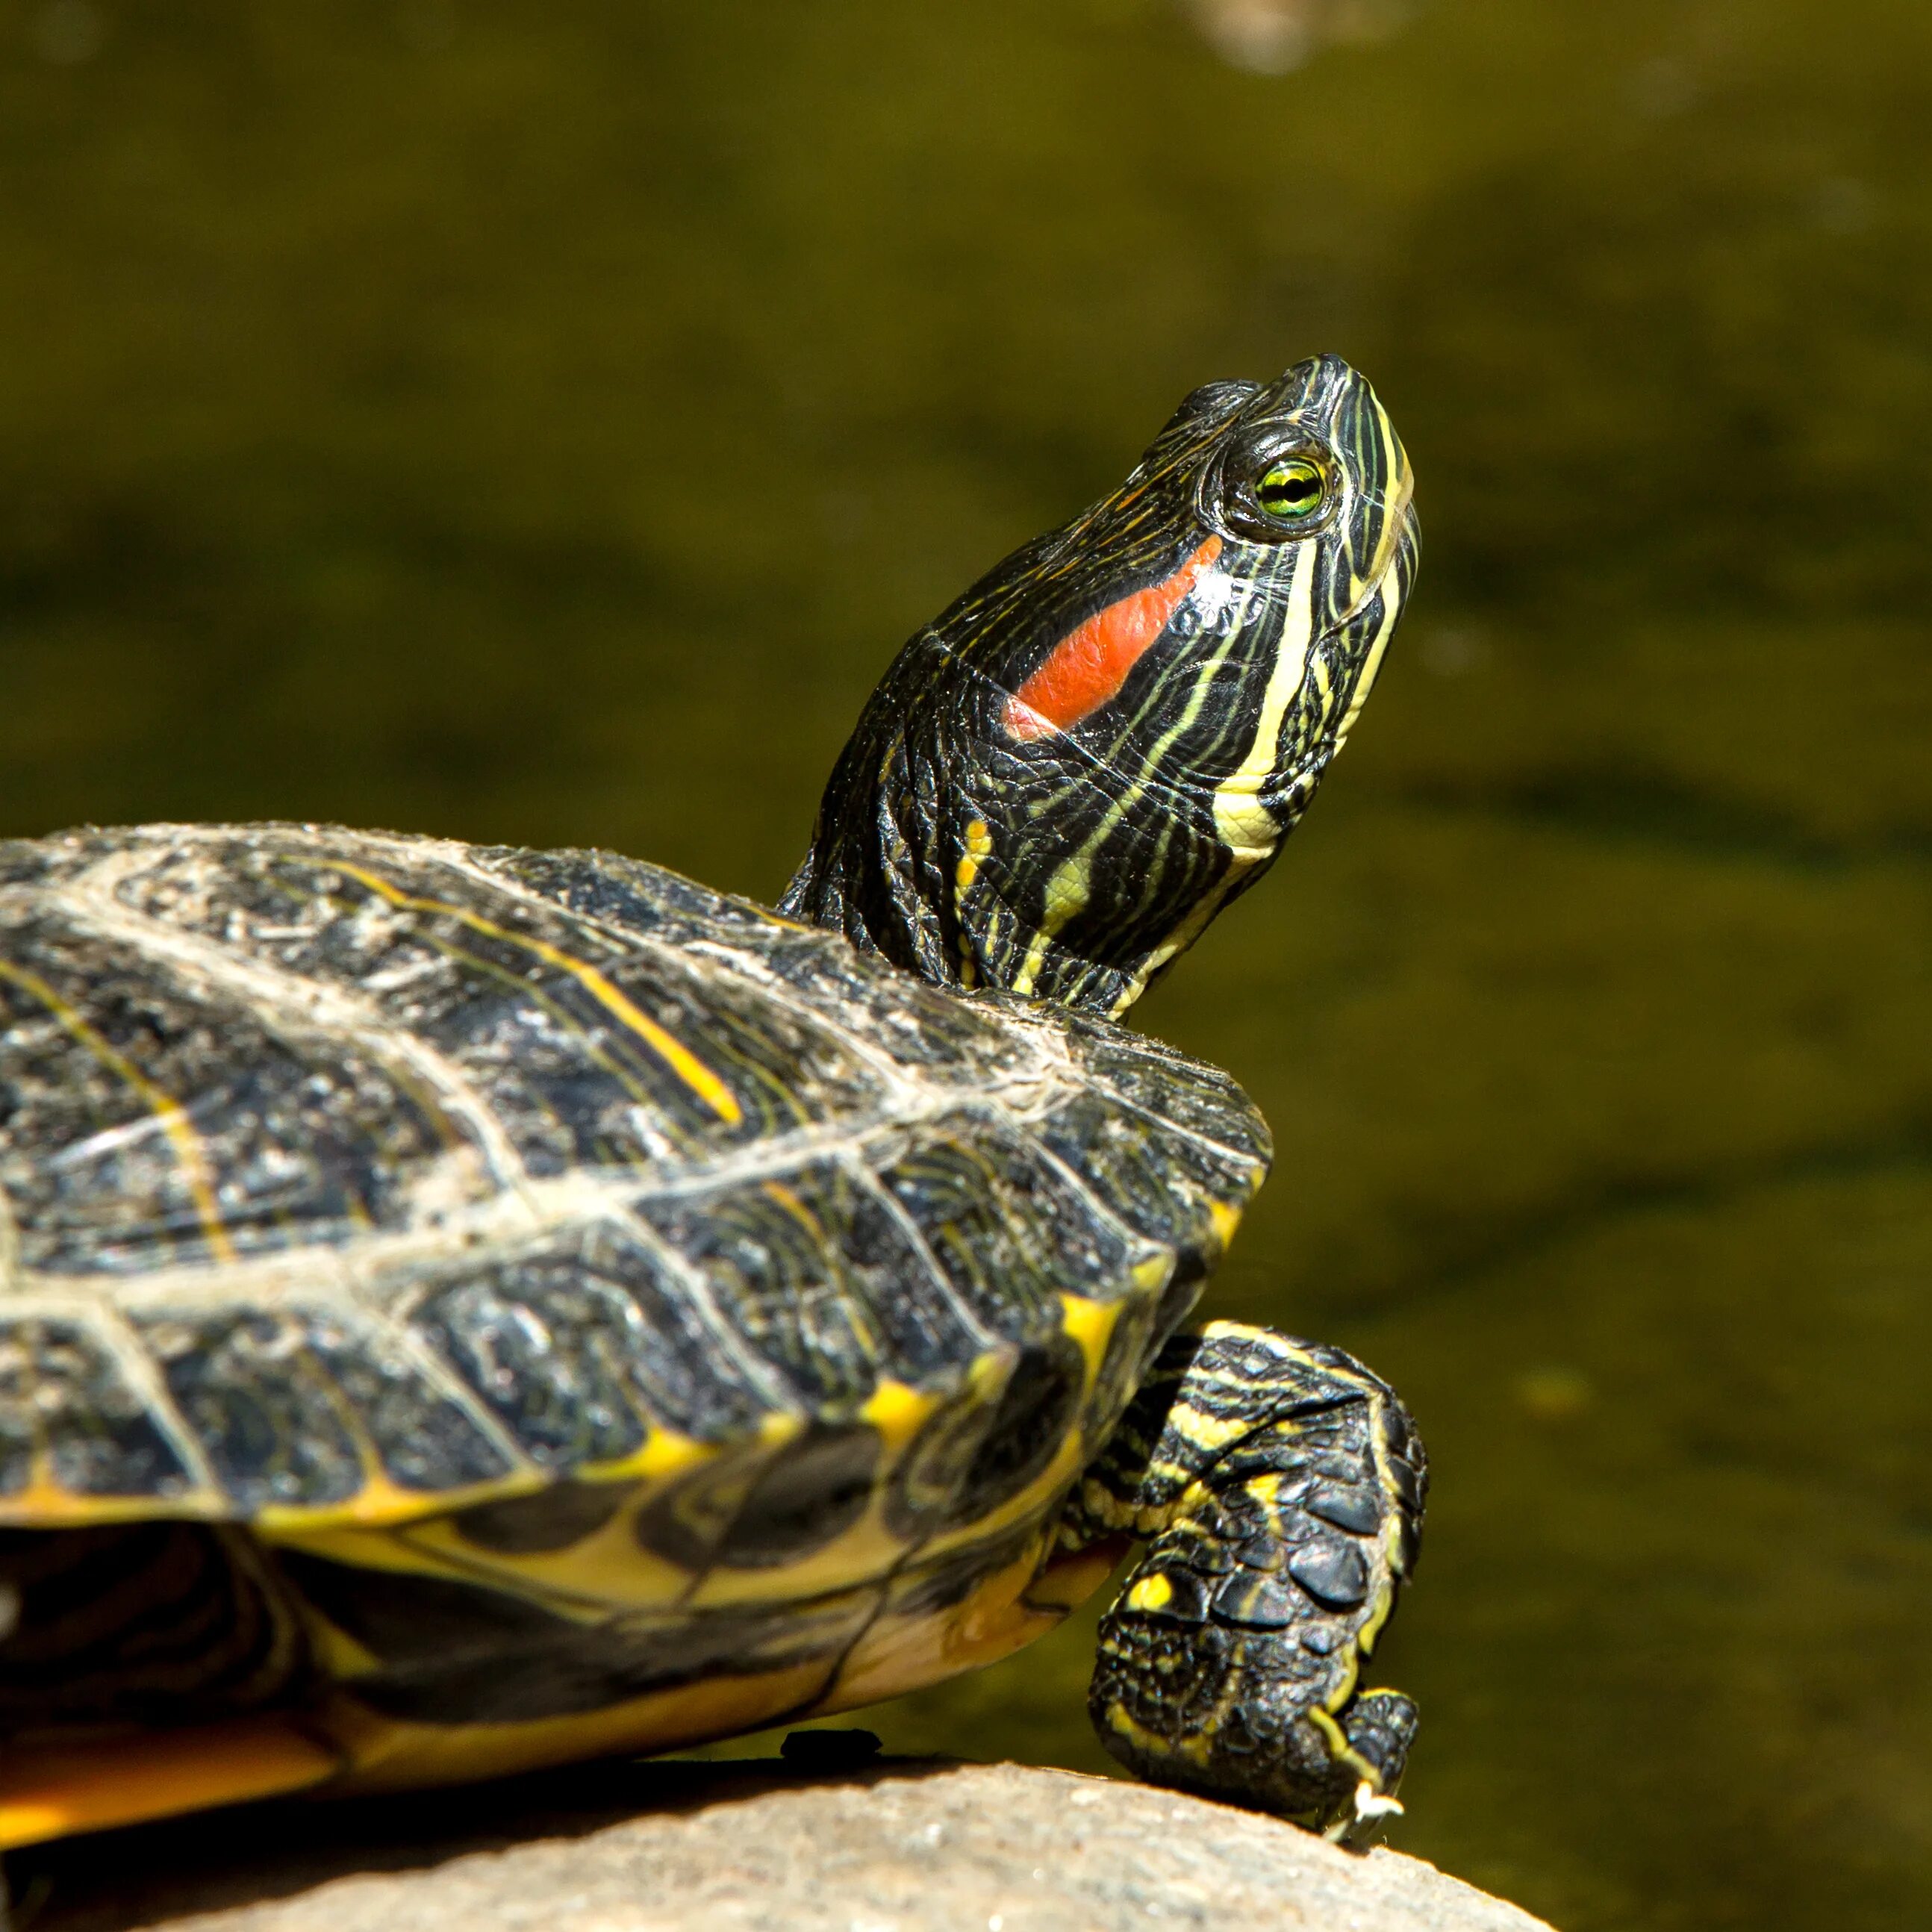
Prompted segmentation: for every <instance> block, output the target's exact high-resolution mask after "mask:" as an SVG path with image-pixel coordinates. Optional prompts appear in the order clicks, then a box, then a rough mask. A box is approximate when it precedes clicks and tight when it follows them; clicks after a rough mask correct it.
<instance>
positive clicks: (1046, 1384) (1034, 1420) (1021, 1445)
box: [953, 1335, 1087, 1523]
mask: <svg viewBox="0 0 1932 1932" xmlns="http://www.w3.org/2000/svg"><path fill="white" fill-rule="evenodd" d="M1086 1376H1087V1362H1086V1358H1085V1356H1084V1355H1082V1353H1081V1352H1080V1350H1079V1348H1078V1347H1077V1346H1076V1345H1075V1344H1074V1343H1073V1342H1072V1341H1071V1340H1070V1339H1069V1338H1068V1337H1066V1336H1064V1335H1061V1336H1056V1337H1052V1339H1051V1340H1047V1341H1044V1342H1032V1343H1027V1344H1026V1345H1025V1346H1024V1347H1022V1349H1021V1350H1020V1352H1019V1360H1018V1361H1016V1362H1015V1363H1014V1364H1013V1373H1012V1374H1011V1375H1010V1376H1009V1377H1008V1379H1007V1385H1006V1387H1005V1388H1004V1390H1002V1391H1001V1395H1000V1400H999V1403H998V1407H997V1408H995V1410H994V1412H993V1418H992V1422H991V1423H990V1424H989V1426H988V1427H987V1430H986V1434H985V1436H983V1439H981V1442H980V1448H979V1450H978V1452H977V1454H975V1455H974V1458H973V1460H972V1462H971V1463H970V1464H969V1465H968V1468H967V1469H966V1472H965V1476H964V1477H963V1478H962V1481H961V1484H960V1490H959V1498H958V1501H957V1502H956V1505H955V1506H954V1510H953V1514H954V1517H956V1520H958V1521H959V1522H962V1523H971V1522H974V1521H975V1520H977V1519H979V1518H980V1517H989V1516H991V1515H992V1514H993V1512H994V1511H995V1510H997V1509H998V1508H999V1507H1000V1505H1001V1504H1002V1503H1004V1502H1007V1500H1008V1499H1010V1498H1011V1497H1013V1496H1018V1495H1019V1493H1021V1491H1022V1490H1025V1488H1026V1487H1027V1486H1028V1484H1030V1483H1031V1482H1032V1481H1034V1478H1036V1477H1037V1476H1039V1475H1040V1474H1041V1472H1043V1471H1044V1470H1045V1469H1046V1466H1048V1464H1049V1463H1051V1462H1052V1460H1053V1459H1054V1457H1055V1456H1056V1455H1057V1454H1058V1453H1059V1451H1060V1448H1061V1445H1062V1443H1064V1442H1065V1440H1066V1439H1067V1431H1068V1430H1070V1428H1072V1427H1073V1424H1074V1423H1075V1421H1076V1418H1077V1417H1078V1415H1079V1410H1080V1399H1081V1395H1082V1386H1083V1385H1084V1383H1085V1380H1086Z"/></svg>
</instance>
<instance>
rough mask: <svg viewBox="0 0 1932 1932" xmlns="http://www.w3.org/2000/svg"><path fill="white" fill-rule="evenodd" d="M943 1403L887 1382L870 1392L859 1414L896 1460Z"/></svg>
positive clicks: (890, 1381)
mask: <svg viewBox="0 0 1932 1932" xmlns="http://www.w3.org/2000/svg"><path fill="white" fill-rule="evenodd" d="M943 1400H944V1398H943V1397H941V1396H938V1395H934V1394H926V1393H924V1392H923V1391H920V1390H919V1389H916V1388H912V1387H911V1386H910V1385H909V1384H907V1383H905V1382H894V1381H892V1379H890V1378H888V1379H886V1380H884V1381H883V1382H880V1384H879V1385H878V1387H877V1388H875V1389H874V1391H872V1393H871V1397H869V1398H868V1400H867V1402H866V1403H865V1406H864V1407H863V1408H862V1409H860V1410H859V1415H860V1417H861V1418H862V1420H864V1421H866V1422H868V1423H870V1424H871V1426H872V1427H874V1429H876V1430H877V1431H878V1432H879V1439H880V1441H881V1442H883V1444H884V1445H885V1449H886V1455H887V1456H888V1457H894V1458H896V1457H899V1456H901V1455H903V1454H904V1452H905V1451H907V1449H908V1448H910V1447H911V1445H912V1444H913V1441H914V1440H915V1439H916V1438H917V1436H918V1435H919V1431H920V1430H922V1429H923V1428H924V1427H926V1424H928V1423H929V1421H932V1418H933V1416H934V1415H935V1414H936V1413H937V1412H938V1409H939V1408H940V1406H941V1403H942V1401H943Z"/></svg>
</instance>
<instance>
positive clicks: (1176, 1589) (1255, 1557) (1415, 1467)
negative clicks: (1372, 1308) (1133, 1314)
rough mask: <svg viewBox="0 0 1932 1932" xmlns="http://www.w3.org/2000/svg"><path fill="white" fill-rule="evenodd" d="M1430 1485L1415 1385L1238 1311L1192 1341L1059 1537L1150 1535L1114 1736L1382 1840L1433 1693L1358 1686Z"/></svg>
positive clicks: (1100, 1685) (1151, 1762)
mask: <svg viewBox="0 0 1932 1932" xmlns="http://www.w3.org/2000/svg"><path fill="white" fill-rule="evenodd" d="M1428 1483H1429V1476H1428V1464H1427V1460H1426V1458H1425V1457H1424V1454H1423V1450H1422V1445H1421V1442H1420V1440H1419V1439H1418V1437H1417V1436H1416V1435H1415V1431H1414V1429H1413V1428H1412V1426H1411V1424H1410V1422H1409V1416H1408V1414H1407V1412H1406V1411H1405V1410H1404V1409H1403V1406H1402V1404H1401V1403H1400V1402H1399V1401H1398V1400H1397V1399H1396V1397H1395V1394H1394V1391H1391V1389H1390V1388H1388V1385H1386V1384H1385V1383H1384V1382H1381V1381H1379V1379H1377V1378H1376V1376H1373V1375H1372V1374H1371V1373H1370V1372H1369V1371H1368V1370H1367V1369H1365V1368H1364V1367H1362V1366H1361V1364H1360V1363H1359V1362H1357V1361H1354V1360H1353V1359H1352V1358H1350V1357H1349V1356H1347V1355H1343V1353H1342V1352H1341V1351H1340V1350H1339V1349H1328V1348H1322V1347H1319V1346H1316V1345H1315V1344H1313V1343H1307V1342H1299V1341H1295V1340H1290V1339H1289V1338H1288V1337H1285V1336H1281V1335H1277V1334H1272V1333H1271V1332H1270V1331H1268V1330H1267V1329H1265V1328H1244V1327H1241V1326H1240V1325H1236V1324H1235V1323H1232V1322H1216V1323H1214V1324H1211V1325H1209V1326H1208V1327H1206V1328H1201V1329H1197V1330H1194V1331H1190V1332H1187V1333H1185V1334H1181V1335H1178V1336H1177V1337H1175V1339H1174V1340H1173V1341H1172V1342H1171V1343H1169V1345H1168V1346H1167V1347H1166V1349H1165V1350H1164V1351H1163V1353H1162V1355H1161V1356H1160V1360H1159V1361H1158V1362H1157V1364H1156V1366H1155V1368H1154V1373H1152V1375H1151V1376H1150V1377H1149V1378H1148V1382H1146V1384H1145V1386H1144V1388H1142V1392H1141V1394H1140V1395H1139V1397H1138V1398H1137V1399H1136V1401H1135V1403H1134V1405H1133V1407H1132V1408H1131V1409H1130V1410H1129V1411H1128V1412H1127V1416H1126V1418H1125V1419H1124V1421H1123V1422H1122V1423H1121V1426H1120V1427H1119V1429H1118V1430H1116V1431H1115V1434H1114V1436H1113V1437H1112V1440H1111V1441H1110V1442H1109V1444H1108V1446H1107V1448H1106V1451H1105V1452H1104V1454H1103V1455H1102V1456H1101V1457H1100V1460H1098V1461H1097V1463H1095V1464H1094V1466H1093V1467H1092V1468H1091V1469H1089V1470H1088V1473H1087V1475H1086V1476H1085V1478H1084V1480H1083V1481H1082V1483H1081V1485H1080V1487H1079V1490H1077V1491H1076V1493H1075V1496H1074V1497H1073V1500H1072V1502H1070V1505H1069V1507H1068V1509H1067V1514H1066V1517H1065V1518H1064V1521H1063V1524H1062V1527H1061V1542H1062V1544H1063V1545H1064V1547H1070V1548H1076V1549H1078V1548H1080V1547H1085V1546H1087V1545H1088V1544H1093V1543H1095V1542H1097V1541H1102V1540H1103V1539H1106V1538H1110V1537H1114V1538H1118V1537H1119V1536H1121V1535H1128V1536H1132V1537H1135V1538H1144V1539H1146V1540H1147V1541H1148V1550H1147V1553H1146V1554H1145V1556H1144V1557H1143V1558H1142V1561H1141V1562H1140V1563H1139V1565H1137V1566H1136V1568H1135V1570H1134V1571H1133V1574H1132V1575H1131V1576H1130V1577H1129V1579H1128V1580H1127V1586H1126V1588H1125V1589H1124V1590H1123V1591H1122V1592H1121V1596H1120V1598H1119V1599H1118V1601H1117V1602H1116V1603H1115V1605H1114V1607H1113V1608H1112V1610H1110V1611H1109V1613H1108V1614H1107V1616H1106V1619H1105V1620H1104V1621H1103V1623H1102V1625H1101V1626H1100V1658H1099V1661H1098V1664H1097V1666H1096V1667H1095V1670H1094V1682H1093V1688H1092V1689H1091V1692H1090V1693H1089V1696H1088V1708H1089V1709H1090V1710H1091V1713H1092V1715H1093V1718H1094V1725H1095V1727H1096V1728H1097V1730H1098V1731H1099V1732H1100V1737H1101V1739H1102V1742H1103V1743H1105V1744H1106V1747H1107V1748H1108V1749H1109V1751H1112V1753H1113V1754H1114V1755H1115V1757H1118V1758H1119V1759H1120V1760H1121V1762H1122V1763H1124V1764H1126V1765H1127V1766H1129V1767H1130V1769H1133V1770H1134V1771H1136V1772H1139V1774H1140V1775H1142V1777H1144V1778H1151V1779H1153V1780H1154V1781H1157V1782H1158V1783H1160V1784H1175V1785H1180V1786H1183V1787H1186V1788H1187V1789H1189V1790H1196V1791H1200V1792H1204V1793H1208V1794H1209V1795H1211V1796H1217V1797H1222V1798H1231V1799H1235V1800H1236V1801H1237V1802H1241V1803H1244V1804H1248V1805H1257V1806H1259V1807H1261V1808H1264V1809H1266V1810H1268V1811H1277V1812H1280V1813H1281V1814H1284V1815H1285V1816H1286V1817H1290V1818H1292V1819H1294V1820H1295V1822H1296V1823H1299V1824H1303V1825H1307V1826H1312V1827H1314V1828H1316V1829H1328V1831H1329V1832H1331V1835H1333V1836H1334V1837H1336V1838H1340V1839H1341V1840H1343V1841H1344V1842H1345V1843H1350V1844H1352V1845H1361V1844H1365V1843H1367V1842H1368V1841H1370V1839H1371V1838H1373V1836H1374V1835H1375V1833H1376V1830H1377V1829H1379V1825H1380V1823H1381V1821H1382V1817H1384V1816H1385V1814H1387V1813H1388V1812H1389V1811H1393V1810H1394V1809H1396V1808H1397V1807H1396V1806H1395V1805H1394V1804H1393V1803H1392V1802H1391V1801H1392V1800H1393V1799H1394V1793H1395V1790H1396V1787H1397V1785H1398V1784H1399V1783H1400V1781H1401V1777H1402V1771H1403V1760H1404V1759H1405V1758H1406V1756H1407V1754H1408V1751H1409V1743H1410V1741H1411V1739H1412V1738H1413V1736H1414V1735H1415V1705H1414V1704H1413V1703H1411V1701H1410V1700H1409V1699H1408V1698H1406V1697H1403V1695H1401V1694H1400V1693H1399V1692H1397V1691H1361V1690H1359V1689H1358V1682H1359V1679H1360V1676H1361V1667H1362V1664H1363V1663H1364V1661H1365V1660H1366V1659H1367V1657H1368V1656H1369V1655H1370V1652H1371V1651H1372V1650H1373V1647H1374V1645H1375V1641H1376V1637H1377V1636H1378V1635H1379V1634H1380V1632H1381V1630H1382V1626H1383V1625H1384V1624H1385V1623H1386V1622H1387V1621H1388V1617H1389V1615H1390V1613H1391V1611H1392V1610H1393V1609H1394V1605H1395V1599H1396V1595H1397V1592H1398V1591H1399V1590H1400V1587H1401V1586H1402V1585H1403V1583H1406V1581H1407V1580H1408V1578H1409V1575H1410V1574H1411V1573H1412V1571H1413V1570H1414V1568H1415V1559H1416V1553H1417V1547H1418V1542H1419V1540H1420V1538H1421V1531H1422V1513H1423V1504H1424V1498H1425V1496H1426V1494H1427V1490H1428Z"/></svg>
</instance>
